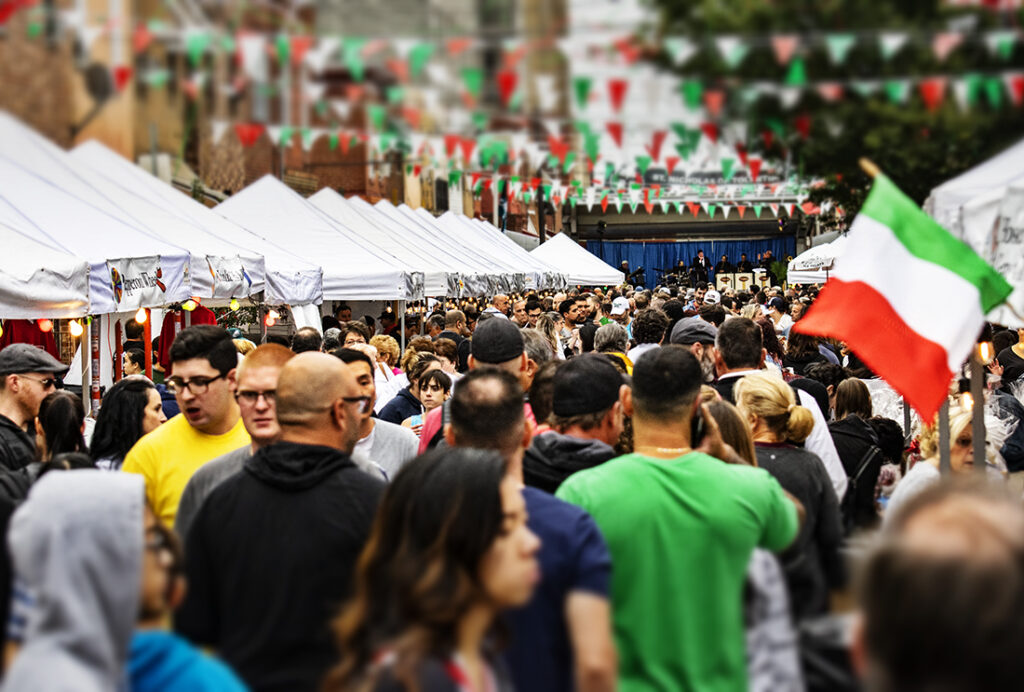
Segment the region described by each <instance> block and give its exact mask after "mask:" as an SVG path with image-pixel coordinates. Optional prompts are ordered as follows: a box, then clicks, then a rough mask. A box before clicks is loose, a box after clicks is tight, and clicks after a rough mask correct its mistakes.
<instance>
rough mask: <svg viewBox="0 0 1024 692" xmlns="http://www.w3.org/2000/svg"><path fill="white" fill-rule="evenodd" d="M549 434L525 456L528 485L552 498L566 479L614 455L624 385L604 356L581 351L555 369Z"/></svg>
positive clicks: (532, 445) (620, 420) (620, 429)
mask: <svg viewBox="0 0 1024 692" xmlns="http://www.w3.org/2000/svg"><path fill="white" fill-rule="evenodd" d="M552 388H553V391H552V402H551V403H552V407H551V408H552V416H551V428H552V430H551V431H550V432H545V433H542V434H540V435H538V436H537V437H535V438H534V439H533V444H531V445H530V447H529V448H528V449H527V450H526V455H525V456H524V457H523V478H524V480H525V482H526V484H527V485H529V486H532V487H535V488H539V489H541V490H544V491H546V492H549V493H552V494H554V492H555V491H556V490H558V486H559V485H561V484H562V481H564V480H565V479H566V478H568V477H569V476H571V475H572V474H574V473H576V472H577V471H581V470H583V469H589V468H592V467H594V466H597V465H598V464H603V463H604V462H606V461H608V460H609V459H611V458H613V457H615V456H616V452H615V448H614V445H615V443H616V442H618V440H619V435H621V434H622V395H623V392H624V390H626V389H628V385H626V384H625V382H624V381H623V376H622V375H621V374H620V373H619V371H618V370H617V369H616V368H615V366H614V365H612V364H611V361H609V360H608V357H607V356H604V355H601V354H598V353H585V354H583V355H582V356H577V357H576V358H573V359H571V360H569V361H567V362H566V363H564V364H563V365H561V366H559V368H558V369H557V370H556V371H555V376H554V379H553V381H552Z"/></svg>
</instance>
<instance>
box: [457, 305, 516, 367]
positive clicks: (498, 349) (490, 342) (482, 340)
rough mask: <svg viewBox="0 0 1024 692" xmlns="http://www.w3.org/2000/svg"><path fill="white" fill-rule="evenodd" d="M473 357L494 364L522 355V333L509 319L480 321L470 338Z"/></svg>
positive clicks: (498, 318)
mask: <svg viewBox="0 0 1024 692" xmlns="http://www.w3.org/2000/svg"><path fill="white" fill-rule="evenodd" d="M470 343H471V346H472V349H471V351H470V353H472V354H473V359H474V360H478V361H480V362H481V363H489V364H491V365H496V364H498V363H507V362H508V361H510V360H512V359H513V358H518V357H519V356H521V355H523V352H524V351H525V350H526V347H525V345H524V342H523V334H522V332H521V331H520V330H519V327H517V326H516V325H515V323H514V322H512V321H511V320H503V319H501V318H500V317H497V318H492V319H489V320H483V321H481V322H480V323H479V324H478V325H477V327H476V331H474V332H473V339H472V340H471V342H470Z"/></svg>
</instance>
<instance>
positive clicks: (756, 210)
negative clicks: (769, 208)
mask: <svg viewBox="0 0 1024 692" xmlns="http://www.w3.org/2000/svg"><path fill="white" fill-rule="evenodd" d="M762 206H763V205H761V204H755V205H754V216H756V217H757V218H759V219H760V218H761V207H762Z"/></svg>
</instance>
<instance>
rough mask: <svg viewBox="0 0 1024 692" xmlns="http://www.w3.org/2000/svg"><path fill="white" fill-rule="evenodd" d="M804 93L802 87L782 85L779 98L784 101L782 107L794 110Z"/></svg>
mask: <svg viewBox="0 0 1024 692" xmlns="http://www.w3.org/2000/svg"><path fill="white" fill-rule="evenodd" d="M803 93H804V90H803V89H801V88H800V87H782V88H781V89H779V100H780V101H781V102H782V107H783V108H785V109H786V110H793V108H794V106H796V104H797V102H798V101H800V97H801V96H802V95H803Z"/></svg>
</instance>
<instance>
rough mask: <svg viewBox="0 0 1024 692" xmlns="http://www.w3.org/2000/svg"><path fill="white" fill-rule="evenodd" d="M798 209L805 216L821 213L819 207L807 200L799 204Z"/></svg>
mask: <svg viewBox="0 0 1024 692" xmlns="http://www.w3.org/2000/svg"><path fill="white" fill-rule="evenodd" d="M800 209H801V210H802V211H803V212H804V213H805V214H807V215H811V214H820V213H821V207H819V206H817V205H816V204H815V203H814V202H811V201H809V200H808V201H807V202H804V203H803V204H801V205H800Z"/></svg>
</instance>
